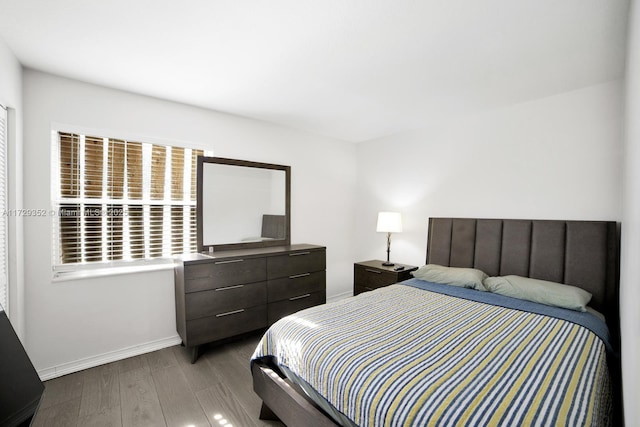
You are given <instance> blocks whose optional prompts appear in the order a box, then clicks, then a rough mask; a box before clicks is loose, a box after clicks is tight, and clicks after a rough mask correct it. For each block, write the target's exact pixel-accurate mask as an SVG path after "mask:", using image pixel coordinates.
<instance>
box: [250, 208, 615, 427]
mask: <svg viewBox="0 0 640 427" xmlns="http://www.w3.org/2000/svg"><path fill="white" fill-rule="evenodd" d="M619 236H620V233H619V227H618V224H617V223H616V222H610V221H562V220H522V219H475V218H430V219H429V234H428V241H427V258H426V262H427V263H431V264H440V265H445V266H450V267H473V268H478V269H480V270H482V271H484V272H485V273H487V274H488V275H489V276H504V275H508V274H516V275H519V276H525V277H532V278H535V279H542V280H549V281H554V282H560V283H566V284H569V285H574V286H578V287H581V288H583V289H585V290H587V291H588V292H590V293H591V294H592V295H593V298H592V301H591V303H590V305H591V306H592V307H593V308H594V309H596V310H598V311H600V312H601V313H602V314H604V315H605V317H606V321H607V325H608V326H609V330H610V333H611V342H612V345H613V347H614V352H613V355H612V357H610V358H609V360H608V365H609V368H610V371H611V377H612V381H613V384H614V402H615V404H619V403H620V402H621V400H622V399H621V398H620V396H621V394H620V384H621V381H620V360H619V348H620V325H619V318H620V317H619V300H618V288H619V279H618V278H619V247H620V237H619ZM251 369H252V375H253V388H254V391H255V392H256V393H257V394H258V395H259V396H260V398H261V399H262V401H263V404H262V410H261V412H260V418H261V419H280V420H281V421H282V422H283V423H284V424H286V425H288V426H296V425H304V426H314V427H315V426H335V425H336V423H335V422H334V421H333V420H332V419H331V418H329V416H328V415H326V414H325V413H324V412H323V411H322V410H321V409H319V408H318V407H317V406H316V405H315V404H314V403H313V402H312V401H311V400H310V399H309V398H308V397H307V396H306V394H305V393H304V392H303V391H302V390H300V389H299V388H298V387H297V386H295V385H294V384H292V383H291V382H290V381H289V380H288V379H286V377H285V376H284V375H283V374H282V373H281V372H280V371H279V370H278V368H277V367H276V366H275V364H270V363H266V364H262V363H253V364H252V368H251ZM614 410H615V419H614V424H613V425H617V424H616V421H619V420H620V418H619V417H620V414H621V413H622V411H621V408H620V407H616V408H615V409H614Z"/></svg>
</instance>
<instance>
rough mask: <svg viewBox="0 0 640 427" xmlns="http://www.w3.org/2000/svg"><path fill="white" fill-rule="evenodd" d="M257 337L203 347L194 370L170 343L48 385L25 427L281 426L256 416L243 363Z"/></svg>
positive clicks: (182, 352) (256, 406)
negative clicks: (28, 423) (164, 346)
mask: <svg viewBox="0 0 640 427" xmlns="http://www.w3.org/2000/svg"><path fill="white" fill-rule="evenodd" d="M259 338H260V335H259V334H254V335H251V336H248V337H245V338H242V339H240V340H237V341H234V342H230V343H227V344H224V345H219V346H215V347H214V346H210V347H208V348H206V349H205V350H204V352H203V354H202V355H201V356H200V358H199V359H198V361H197V362H196V363H195V364H193V365H192V364H191V362H190V359H189V358H190V355H189V352H188V351H187V350H186V349H185V348H184V347H180V346H175V347H170V348H166V349H163V350H159V351H156V352H153V353H148V354H145V355H141V356H136V357H132V358H129V359H125V360H120V361H118V362H113V363H109V364H107V365H103V366H98V367H96V368H92V369H87V370H86V371H82V372H77V373H74V374H70V375H66V376H64V377H60V378H55V379H53V380H50V381H47V382H45V392H44V397H43V399H42V402H41V404H40V409H39V411H38V413H37V415H36V417H35V419H34V421H33V424H32V425H33V426H36V427H40V426H65V427H66V426H78V427H80V426H82V427H85V426H124V427H128V426H153V427H162V426H168V427H173V426H175V427H206V426H211V427H214V426H215V427H219V426H222V427H245V426H247V427H256V426H283V424H282V423H279V422H274V421H262V420H259V419H258V414H259V412H260V404H261V400H260V398H259V397H258V396H257V395H256V394H255V393H254V392H253V389H252V383H251V372H250V370H249V358H250V356H251V354H252V353H253V350H254V349H255V347H256V345H257V343H258V340H259ZM225 421H226V422H225Z"/></svg>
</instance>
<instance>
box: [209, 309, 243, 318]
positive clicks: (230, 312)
mask: <svg viewBox="0 0 640 427" xmlns="http://www.w3.org/2000/svg"><path fill="white" fill-rule="evenodd" d="M243 311H244V308H241V309H240V310H234V311H228V312H226V313H220V314H216V317H223V316H229V315H231V314H238V313H242V312H243Z"/></svg>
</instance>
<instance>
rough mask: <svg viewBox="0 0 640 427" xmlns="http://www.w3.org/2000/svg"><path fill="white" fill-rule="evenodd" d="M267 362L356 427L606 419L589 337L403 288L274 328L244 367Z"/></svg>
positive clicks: (549, 322)
mask: <svg viewBox="0 0 640 427" xmlns="http://www.w3.org/2000/svg"><path fill="white" fill-rule="evenodd" d="M469 292H477V291H469ZM265 356H273V357H275V359H276V361H277V363H278V364H279V365H282V366H284V367H286V368H287V369H289V370H290V371H291V372H293V373H295V375H296V376H298V377H299V378H301V379H302V380H304V381H306V382H307V383H308V384H309V385H310V386H311V387H313V389H315V390H316V391H317V392H318V393H319V394H320V395H321V396H323V397H324V399H326V400H327V401H328V402H329V403H330V404H331V405H332V406H333V407H334V408H335V409H337V410H338V411H339V412H340V413H342V414H344V415H346V417H348V418H349V419H350V420H352V421H353V422H354V423H355V424H356V425H358V426H427V425H429V426H431V425H442V426H445V425H446V426H449V425H451V426H454V425H455V426H459V425H466V426H494V425H502V426H524V425H536V426H538V425H541V426H542V425H554V426H555V425H561V426H591V425H593V426H600V425H608V424H609V419H610V413H611V393H610V383H609V381H610V380H609V374H608V370H607V364H606V350H605V345H604V344H603V342H602V341H601V340H600V338H598V337H597V336H596V335H595V334H594V333H593V332H591V331H590V330H588V329H586V328H584V327H582V326H579V325H577V324H575V323H572V322H568V321H565V320H560V319H557V318H554V317H549V316H545V315H541V314H535V313H530V312H525V311H521V310H515V309H511V308H504V307H501V306H496V305H492V304H487V303H480V302H475V301H470V300H467V299H464V298H458V297H455V296H450V295H444V294H441V293H437V292H432V291H427V290H423V289H418V288H415V287H411V286H406V285H402V284H397V285H392V286H388V287H385V288H382V289H379V290H377V291H374V292H367V293H364V294H361V295H359V296H357V297H354V298H348V299H346V300H342V301H339V302H336V303H332V304H327V305H324V306H319V307H313V308H310V309H307V310H303V311H301V312H299V313H296V314H294V315H291V316H288V317H286V318H284V319H281V320H280V321H278V322H277V323H275V324H274V325H273V326H272V327H271V328H270V329H269V330H268V331H267V333H266V334H265V336H264V337H263V339H262V341H261V342H260V344H259V345H258V348H257V349H256V351H255V353H254V356H253V358H254V359H256V358H261V357H265Z"/></svg>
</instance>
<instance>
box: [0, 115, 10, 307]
mask: <svg viewBox="0 0 640 427" xmlns="http://www.w3.org/2000/svg"><path fill="white" fill-rule="evenodd" d="M0 214H1V215H0V305H2V307H4V309H5V311H7V312H9V251H8V246H9V235H8V233H9V227H8V219H9V218H8V210H7V110H6V108H4V107H3V106H1V105H0Z"/></svg>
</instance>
